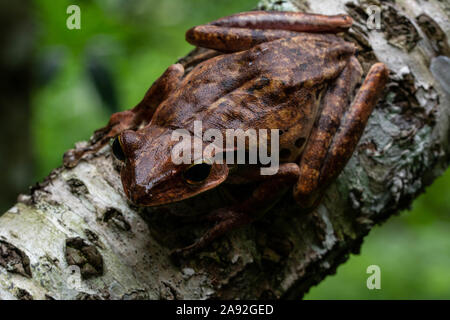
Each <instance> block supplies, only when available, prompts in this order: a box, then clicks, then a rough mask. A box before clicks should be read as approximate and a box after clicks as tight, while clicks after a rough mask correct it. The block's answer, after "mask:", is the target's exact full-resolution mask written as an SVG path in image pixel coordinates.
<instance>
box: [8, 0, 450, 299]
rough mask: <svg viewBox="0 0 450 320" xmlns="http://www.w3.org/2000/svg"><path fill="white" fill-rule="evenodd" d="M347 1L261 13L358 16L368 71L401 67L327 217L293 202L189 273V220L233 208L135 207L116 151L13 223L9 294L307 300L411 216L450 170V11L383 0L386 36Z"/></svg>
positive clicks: (192, 228) (327, 200)
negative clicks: (383, 229) (391, 223)
mask: <svg viewBox="0 0 450 320" xmlns="http://www.w3.org/2000/svg"><path fill="white" fill-rule="evenodd" d="M346 2H347V1H344V0H339V1H336V0H325V1H320V2H319V1H302V0H297V1H294V0H291V1H274V0H263V1H261V4H260V7H261V8H263V9H274V10H302V11H306V12H315V13H325V14H338V13H345V12H347V13H349V14H351V15H352V17H353V18H354V19H355V25H354V27H353V28H352V30H351V32H350V33H349V34H348V35H346V38H347V39H348V40H350V41H353V42H355V43H357V44H358V45H359V47H360V54H359V56H358V59H359V60H360V61H361V63H362V65H363V68H364V70H365V71H366V72H367V70H368V67H369V66H370V65H371V64H372V63H373V62H375V61H376V60H379V61H382V62H384V63H386V64H387V66H388V67H389V68H390V70H391V71H392V72H391V76H390V81H389V84H388V87H387V89H386V94H385V97H384V99H382V101H380V102H379V104H378V106H377V108H376V109H375V111H374V113H373V115H372V116H371V118H370V120H369V124H368V126H367V129H366V131H365V134H364V136H363V138H362V139H361V141H360V144H359V146H358V148H357V150H356V152H355V153H354V155H353V157H352V158H351V160H350V162H349V163H348V165H347V166H346V168H345V170H344V171H343V172H342V174H341V175H340V176H339V178H338V179H337V181H336V182H335V183H334V184H332V185H331V186H330V187H329V189H328V190H327V192H326V195H325V197H324V199H323V201H322V203H321V204H320V205H319V207H318V208H317V209H316V210H315V211H314V212H312V213H302V212H301V211H300V210H299V208H298V207H297V206H296V205H295V203H294V202H293V200H292V199H291V196H290V195H287V196H286V197H285V198H283V199H282V201H280V203H279V204H278V205H277V206H276V207H275V208H274V209H272V210H271V211H270V213H268V214H267V215H266V216H265V217H264V218H263V219H262V220H260V221H258V222H256V223H254V224H252V225H251V226H249V227H245V228H242V229H240V230H236V231H234V232H232V233H230V234H228V235H226V236H224V237H223V238H222V239H220V240H218V241H215V243H214V244H213V245H211V246H210V248H208V249H207V250H205V251H204V252H202V253H200V254H199V255H197V256H195V257H193V258H192V259H191V260H189V261H187V262H184V263H183V264H182V265H181V266H176V265H174V264H173V263H172V262H171V260H170V259H169V252H170V250H171V249H172V248H176V247H180V246H182V245H186V244H189V243H190V242H192V241H193V240H194V239H195V238H196V237H198V236H199V235H201V234H202V233H203V232H204V230H205V229H206V227H207V224H206V223H199V222H195V221H190V220H195V219H192V218H189V216H192V215H195V214H197V213H198V212H203V211H205V210H210V209H211V208H213V207H214V208H215V207H217V206H219V205H223V204H224V203H225V200H223V199H222V198H221V197H220V196H219V195H218V194H219V193H218V192H212V193H211V194H208V196H207V197H197V198H193V199H192V200H190V201H185V202H181V203H179V204H174V205H171V206H167V207H163V208H146V209H144V208H136V207H133V206H130V205H129V204H128V202H127V200H126V198H125V196H124V194H123V191H122V186H121V182H120V179H119V174H118V172H117V170H116V169H115V164H114V162H113V159H112V157H111V155H110V149H109V147H105V148H104V149H103V150H101V151H100V152H99V153H98V154H96V155H93V156H91V157H90V158H89V159H87V160H86V161H82V162H81V163H80V164H79V165H78V166H76V167H75V168H73V169H65V168H58V169H55V170H54V171H53V172H52V173H51V174H50V175H49V177H48V178H47V179H46V180H45V181H44V182H43V183H40V184H38V185H36V186H35V187H34V188H32V190H31V194H30V195H28V196H25V195H22V196H20V201H19V203H17V204H16V205H15V206H14V207H13V208H12V209H10V210H9V211H8V212H7V213H6V214H4V215H3V216H1V217H0V299H10V298H11V299H12V298H20V299H30V298H34V299H46V298H47V299H50V298H54V299H90V298H94V299H95V298H98V299H139V298H144V299H200V298H212V297H215V298H221V299H224V298H299V297H301V296H303V294H304V293H305V292H307V291H308V290H309V288H310V287H311V286H312V285H315V284H316V283H318V282H320V281H321V280H322V279H323V278H324V277H325V276H326V275H328V274H332V273H334V272H335V270H336V268H337V266H339V265H340V264H341V263H343V262H345V261H346V260H347V258H348V256H349V254H350V253H357V252H359V249H360V246H361V243H362V240H363V238H364V236H366V235H367V234H368V232H369V231H370V230H371V229H372V228H373V227H374V226H375V225H376V224H380V223H381V222H383V221H384V220H385V219H387V218H388V217H389V216H391V215H392V214H394V213H396V212H398V211H399V210H401V209H404V208H407V207H408V206H409V205H410V203H411V201H412V200H413V199H414V198H415V197H417V195H418V194H420V193H421V192H422V191H423V190H424V188H425V186H427V185H429V184H430V183H431V182H432V181H433V180H434V179H435V178H436V177H437V176H439V175H440V174H441V173H442V172H443V170H444V169H445V168H446V167H447V166H448V164H449V160H450V147H449V137H450V127H449V118H450V108H449V106H450V104H449V95H448V94H449V92H448V91H447V93H446V92H445V90H449V88H448V87H449V84H448V82H447V83H445V79H448V76H447V75H448V73H449V71H450V69H449V64H448V60H446V59H448V58H445V57H443V56H445V55H448V51H447V50H448V41H447V37H448V35H449V32H450V25H449V21H450V19H449V17H448V16H449V12H450V7H449V4H448V3H447V2H440V1H437V0H428V1H422V0H402V1H400V0H399V1H396V3H395V4H394V2H382V4H381V3H379V2H378V1H370V4H374V3H376V4H378V5H379V6H380V7H381V9H382V11H381V23H382V30H368V29H367V25H366V20H367V18H368V17H367V15H366V14H365V8H366V7H367V6H368V3H369V1H360V3H358V4H350V3H349V4H347V5H346V4H345V3H346ZM401 8H403V9H401ZM431 17H432V18H431ZM394 22H395V23H394ZM198 54H199V52H198V51H195V52H194V53H193V54H191V55H190V56H189V57H188V58H186V59H185V60H183V61H184V63H185V64H186V65H189V64H193V63H195V57H197V58H198ZM443 79H444V80H443ZM168 213H176V214H178V215H180V216H178V217H177V216H175V217H174V216H173V215H172V214H168Z"/></svg>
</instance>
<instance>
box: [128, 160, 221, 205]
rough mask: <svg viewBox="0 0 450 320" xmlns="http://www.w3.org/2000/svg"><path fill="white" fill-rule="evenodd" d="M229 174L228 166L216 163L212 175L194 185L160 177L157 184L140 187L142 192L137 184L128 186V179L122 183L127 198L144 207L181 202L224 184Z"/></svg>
mask: <svg viewBox="0 0 450 320" xmlns="http://www.w3.org/2000/svg"><path fill="white" fill-rule="evenodd" d="M228 174H229V169H228V166H227V165H226V164H223V165H215V166H214V167H213V170H212V172H211V174H210V177H209V178H208V179H207V180H206V181H205V182H204V183H200V184H195V185H192V184H188V183H187V182H185V181H184V180H181V179H180V180H178V181H177V183H176V184H175V185H174V184H173V183H171V180H169V181H164V180H161V179H158V182H159V183H158V184H156V185H155V184H152V186H146V187H142V186H140V187H138V188H139V189H140V192H137V190H136V186H134V187H131V188H127V187H126V185H127V184H126V181H122V185H123V187H124V192H125V194H126V195H127V198H128V199H129V200H130V201H131V202H132V203H133V204H135V205H137V206H143V207H157V206H162V205H167V204H170V203H174V202H180V201H183V200H186V199H189V198H192V197H195V196H197V195H199V194H200V193H203V192H205V191H208V190H210V189H213V188H215V187H217V186H219V185H220V184H222V183H223V182H224V181H225V180H226V179H227V178H228Z"/></svg>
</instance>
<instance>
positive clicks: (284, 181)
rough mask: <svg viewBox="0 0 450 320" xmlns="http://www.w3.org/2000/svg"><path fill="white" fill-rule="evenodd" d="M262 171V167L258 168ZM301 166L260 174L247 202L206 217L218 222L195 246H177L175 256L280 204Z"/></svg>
mask: <svg viewBox="0 0 450 320" xmlns="http://www.w3.org/2000/svg"><path fill="white" fill-rule="evenodd" d="M257 170H258V173H259V168H258V169H257ZM299 173H300V169H299V167H298V165H297V164H295V163H285V164H281V165H280V167H279V170H278V172H277V173H276V174H275V175H272V176H261V175H259V174H257V175H256V174H255V175H252V174H249V176H257V179H258V180H260V181H261V183H260V184H259V185H258V187H256V189H255V190H254V191H253V193H252V195H251V196H250V198H248V199H247V200H245V201H244V202H242V203H240V204H238V205H234V206H231V207H229V208H221V209H219V210H216V211H213V212H212V213H210V214H209V215H208V216H206V217H205V220H208V221H212V222H216V225H215V226H214V227H212V228H211V229H209V230H208V231H207V232H206V233H205V234H204V235H203V236H202V237H201V238H200V239H198V240H197V241H196V242H195V243H193V244H192V245H190V246H188V247H185V248H182V249H177V250H175V251H174V252H173V255H174V256H175V257H186V256H188V255H190V254H192V253H195V252H197V251H198V250H201V249H203V248H204V247H206V246H207V245H208V244H210V243H211V242H212V241H213V240H214V239H216V238H218V237H219V236H221V235H223V234H225V233H226V232H228V231H230V230H232V229H235V228H237V227H240V226H243V225H246V224H249V223H251V222H252V221H254V220H255V219H257V218H258V217H260V216H261V215H262V214H263V213H264V212H265V211H267V210H268V209H270V208H271V206H272V205H274V204H275V203H276V201H277V200H278V199H279V197H280V196H281V195H283V194H284V192H285V191H286V189H288V188H292V186H293V185H294V184H295V182H296V181H298V178H299Z"/></svg>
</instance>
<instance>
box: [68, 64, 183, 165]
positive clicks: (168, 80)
mask: <svg viewBox="0 0 450 320" xmlns="http://www.w3.org/2000/svg"><path fill="white" fill-rule="evenodd" d="M183 74H184V68H183V66H182V65H181V64H174V65H171V66H170V67H169V68H168V69H167V70H166V71H165V72H164V73H163V74H162V76H161V77H160V78H159V79H157V80H156V81H155V82H154V83H153V84H152V86H151V87H150V89H148V91H147V93H146V94H145V96H144V98H143V99H142V101H141V102H139V104H138V105H137V106H136V107H134V108H133V109H131V110H126V111H122V112H117V113H114V114H113V115H111V118H110V119H109V122H108V124H107V125H106V126H105V127H104V128H101V129H99V130H97V131H95V132H94V135H93V137H92V139H91V144H90V145H89V146H87V147H85V148H79V149H71V150H69V151H67V152H66V153H65V154H64V158H63V162H64V165H65V166H66V167H69V168H72V167H74V166H75V165H76V164H77V163H78V162H79V161H80V159H81V158H82V157H83V156H84V155H86V154H89V153H94V152H96V151H98V150H100V149H101V148H102V147H103V146H104V145H106V144H107V143H108V142H109V140H110V139H111V138H114V137H115V136H117V135H118V134H119V133H121V132H122V131H125V130H128V129H131V130H136V129H138V128H139V127H140V126H142V125H145V124H146V123H147V122H148V121H149V120H150V119H151V118H152V116H153V113H154V112H155V110H156V109H157V107H158V106H159V104H160V103H161V102H162V101H164V100H165V99H166V98H167V97H168V95H169V93H170V92H171V91H173V90H174V89H175V88H176V87H177V85H178V83H179V81H180V79H181V78H182V76H183Z"/></svg>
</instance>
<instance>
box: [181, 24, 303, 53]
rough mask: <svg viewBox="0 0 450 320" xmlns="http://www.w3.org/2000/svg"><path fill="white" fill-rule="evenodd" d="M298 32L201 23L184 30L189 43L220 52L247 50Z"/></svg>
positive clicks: (292, 35)
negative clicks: (201, 24)
mask: <svg viewBox="0 0 450 320" xmlns="http://www.w3.org/2000/svg"><path fill="white" fill-rule="evenodd" d="M296 35H298V33H296V32H293V31H286V30H259V29H258V30H252V29H246V28H231V27H220V26H213V25H203V26H198V27H194V28H192V29H190V30H188V31H187V32H186V40H187V42H189V43H190V44H193V45H195V46H199V47H202V48H209V49H214V50H219V51H222V52H236V51H243V50H248V49H250V48H252V47H254V46H256V45H257V44H260V43H263V42H269V41H273V40H277V39H282V38H290V37H295V36H296Z"/></svg>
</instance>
